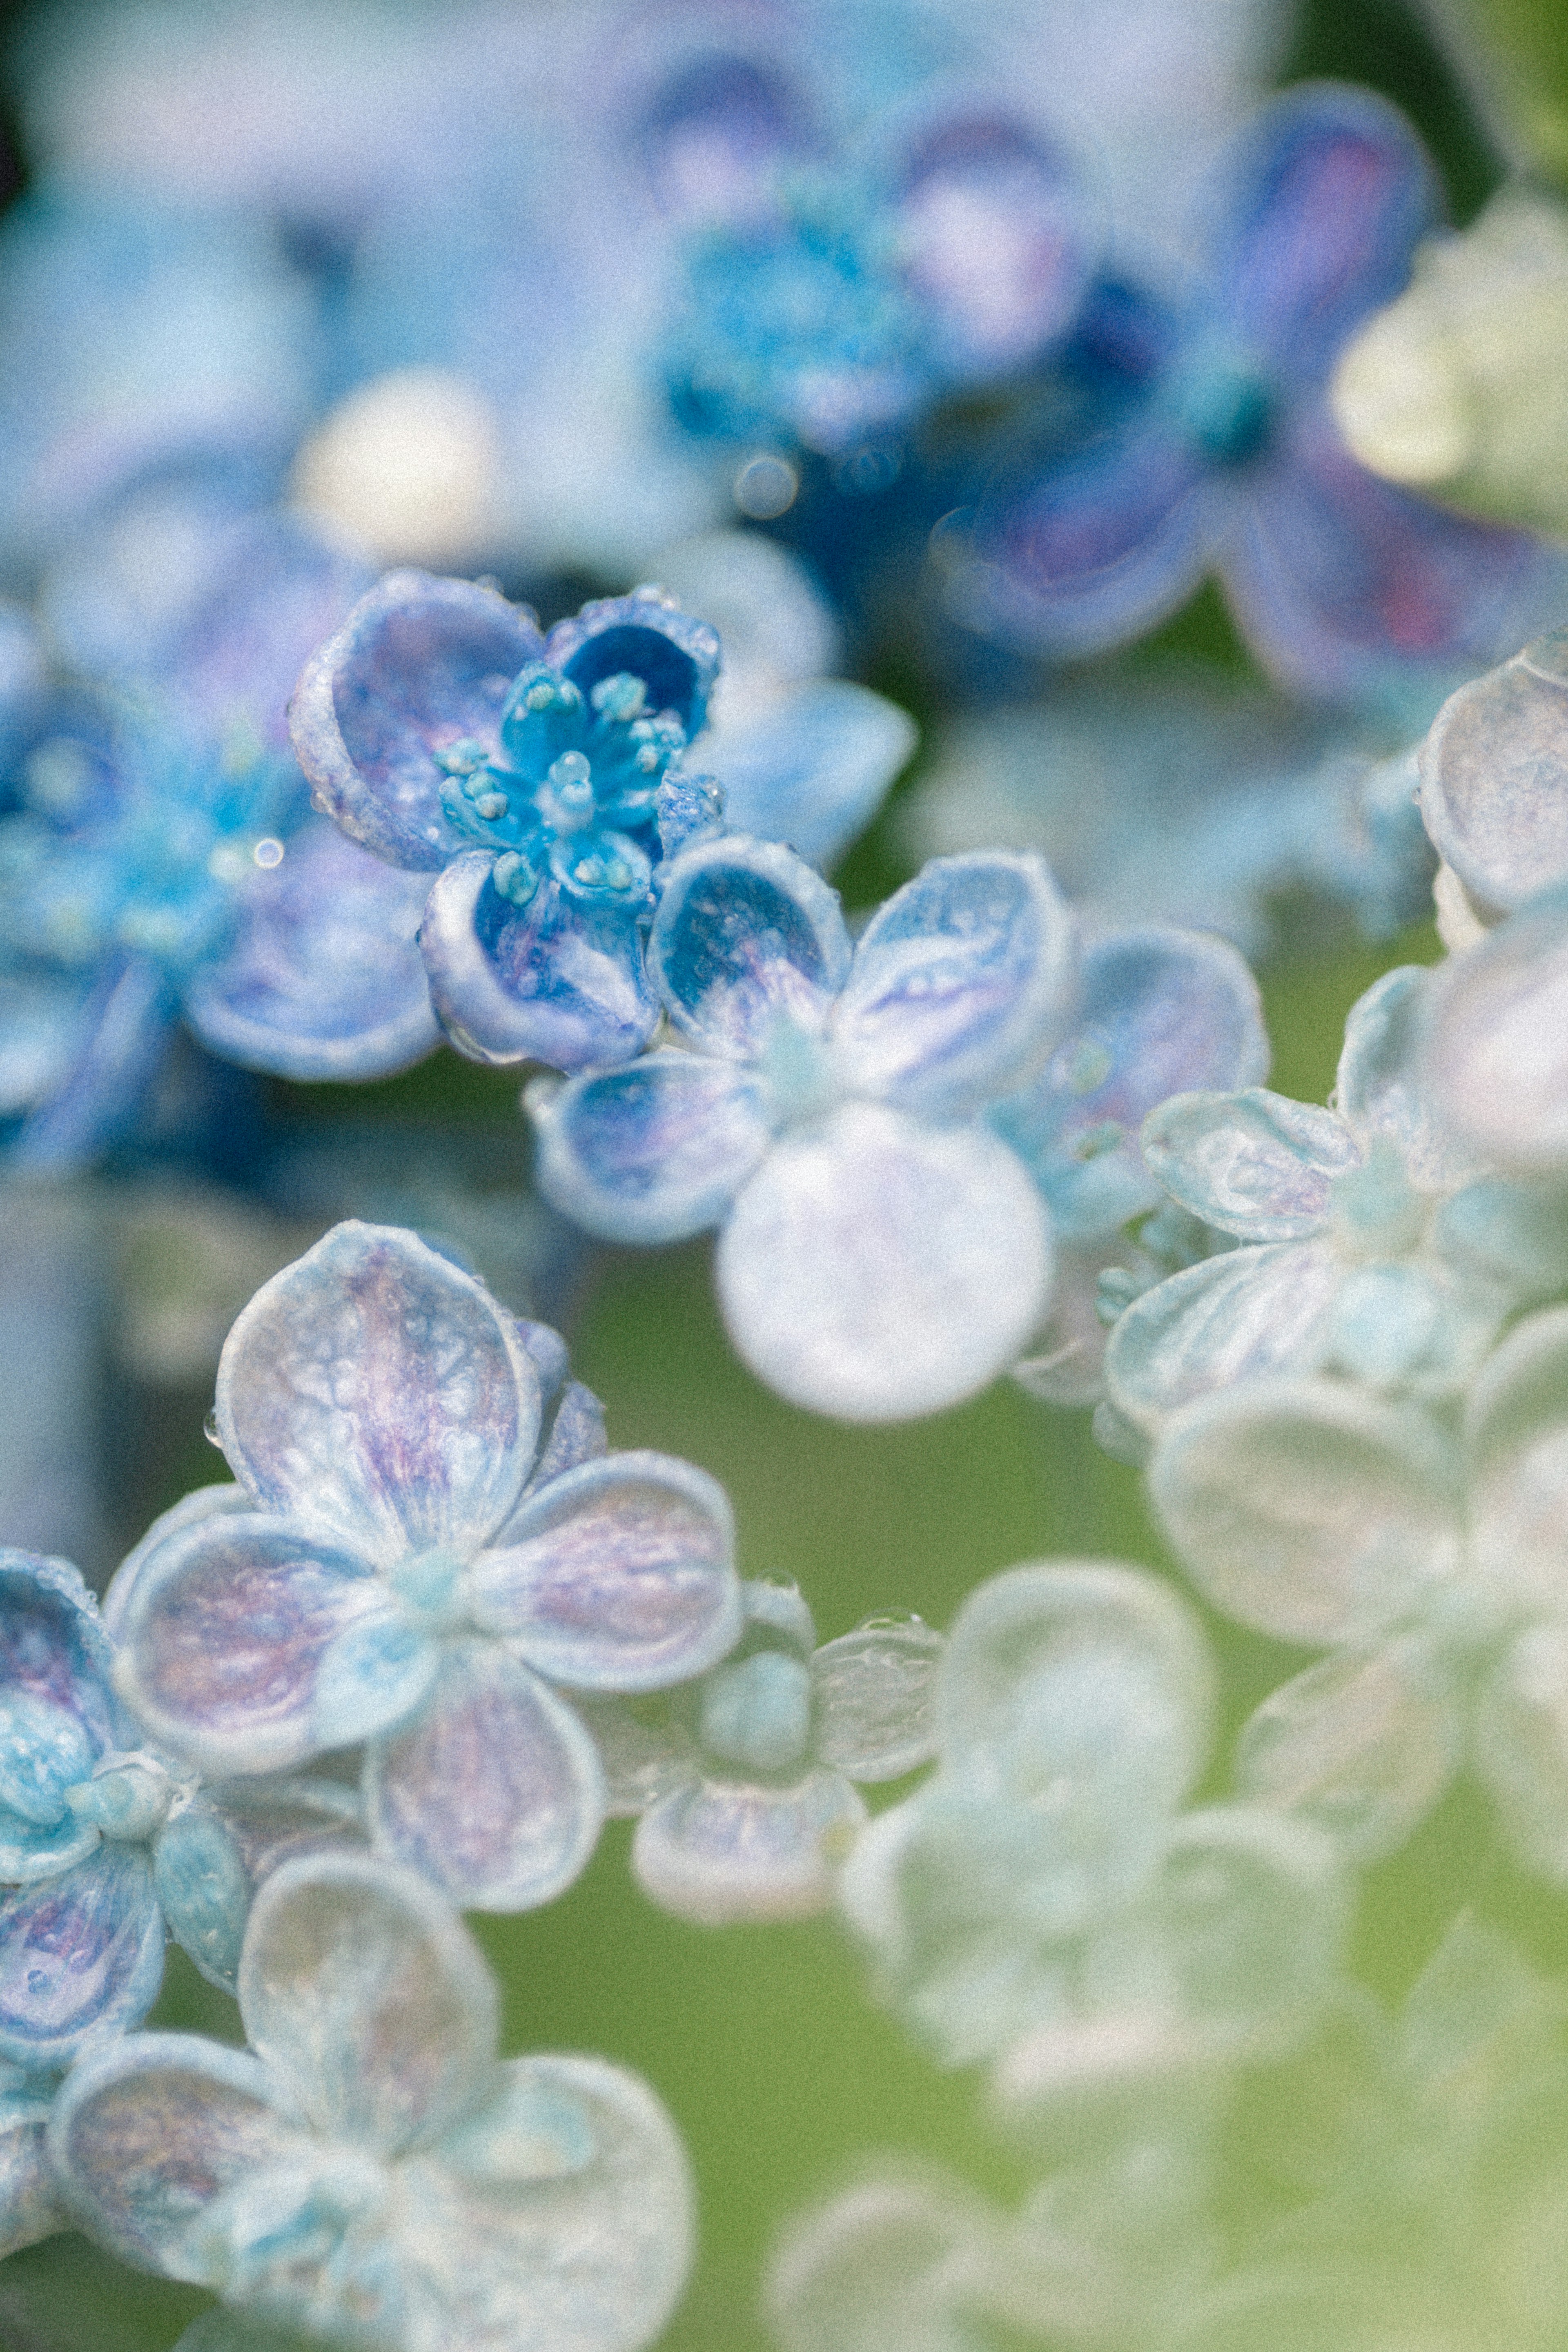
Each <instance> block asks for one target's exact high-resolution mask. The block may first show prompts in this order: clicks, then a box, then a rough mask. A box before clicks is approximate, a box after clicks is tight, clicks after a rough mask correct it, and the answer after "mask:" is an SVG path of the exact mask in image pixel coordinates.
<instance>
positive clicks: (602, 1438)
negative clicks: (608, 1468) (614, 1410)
mask: <svg viewBox="0 0 1568 2352" xmlns="http://www.w3.org/2000/svg"><path fill="white" fill-rule="evenodd" d="M608 1448H609V1439H608V1437H607V1435H606V1433H605V1408H604V1406H603V1405H602V1404H601V1403H600V1402H599V1400H598V1398H597V1397H596V1396H595V1394H594V1391H593V1390H592V1389H587V1388H584V1385H583V1383H582V1381H567V1383H566V1386H565V1388H564V1390H563V1392H562V1396H561V1402H559V1404H558V1405H557V1406H556V1408H555V1412H554V1416H553V1418H552V1421H551V1423H550V1434H549V1436H548V1437H547V1438H546V1439H545V1441H544V1443H543V1444H542V1446H541V1447H540V1449H539V1458H538V1460H537V1461H536V1462H535V1463H534V1465H533V1475H532V1477H531V1479H530V1480H529V1482H528V1485H527V1486H525V1487H524V1488H523V1490H522V1501H523V1503H526V1502H527V1500H528V1497H529V1495H530V1493H531V1491H532V1490H533V1489H534V1488H535V1487H538V1486H547V1485H548V1484H549V1482H550V1480H551V1479H552V1478H559V1477H560V1475H561V1474H562V1472H563V1470H575V1469H576V1467H577V1465H578V1464H579V1463H580V1462H596V1461H598V1460H599V1459H600V1457H601V1456H602V1455H603V1454H605V1453H606V1452H607V1451H608ZM521 1507H522V1505H521V1504H520V1505H519V1508H520V1509H521ZM513 1516H514V1517H515V1516H516V1515H515V1513H514V1514H513ZM510 1526H511V1520H510V1519H509V1520H508V1521H507V1523H506V1527H504V1528H501V1530H500V1534H499V1535H498V1537H497V1538H496V1540H497V1542H498V1543H505V1542H506V1541H507V1540H508V1529H510Z"/></svg>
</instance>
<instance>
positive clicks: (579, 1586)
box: [462, 1453, 742, 1691]
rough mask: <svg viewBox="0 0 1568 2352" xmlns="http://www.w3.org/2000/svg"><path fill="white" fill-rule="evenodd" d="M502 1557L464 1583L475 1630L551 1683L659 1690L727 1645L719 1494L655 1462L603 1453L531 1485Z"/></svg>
mask: <svg viewBox="0 0 1568 2352" xmlns="http://www.w3.org/2000/svg"><path fill="white" fill-rule="evenodd" d="M506 1533H507V1541H506V1549H504V1550H497V1551H486V1552H481V1553H480V1554H479V1558H478V1559H476V1560H475V1561H474V1562H473V1563H472V1565H471V1566H470V1567H469V1569H468V1572H467V1574H466V1576H465V1577H464V1579H463V1583H462V1593H463V1599H464V1602H465V1605H466V1607H467V1610H468V1614H469V1616H470V1617H471V1619H472V1621H473V1622H474V1623H475V1624H476V1625H478V1626H479V1628H480V1629H481V1631H483V1632H486V1633H501V1634H505V1635H506V1636H507V1637H508V1638H509V1641H510V1645H511V1646H512V1647H513V1648H515V1650H516V1652H517V1654H518V1655H519V1656H520V1657H521V1658H525V1659H526V1660H527V1662H528V1664H530V1665H531V1666H532V1667H533V1668H534V1669H535V1671H536V1672H537V1673H539V1674H542V1675H549V1677H550V1679H551V1680H552V1682H558V1683H565V1684H567V1685H569V1686H574V1687H576V1688H578V1689H581V1690H593V1691H651V1690H664V1689H666V1688H668V1685H670V1684H672V1683H680V1682H689V1681H690V1680H691V1678H692V1677H693V1675H700V1674H705V1673H706V1672H707V1670H708V1668H709V1667H710V1666H712V1665H716V1664H718V1662H719V1660H720V1659H721V1657H723V1656H724V1655H725V1654H727V1652H729V1651H730V1650H731V1649H733V1647H734V1645H735V1643H736V1641H737V1639H738V1638H739V1635H740V1632H741V1623H742V1600H741V1587H740V1582H739V1580H738V1579H737V1577H736V1574H735V1567H734V1558H735V1532H734V1519H733V1517H732V1515H731V1509H730V1504H729V1498H728V1496H726V1495H725V1493H724V1489H723V1488H722V1486H720V1485H719V1483H718V1481H717V1480H716V1479H714V1478H710V1477H709V1476H708V1475H707V1473H706V1472H705V1471H702V1470H696V1469H693V1468H692V1466H691V1465H690V1464H689V1463H687V1462H678V1461H675V1460H674V1459H672V1458H671V1456H670V1455H668V1454H648V1453H633V1454H606V1455H605V1457H604V1459H603V1460H602V1461H598V1462H584V1463H583V1464H581V1465H580V1466H579V1467H578V1468H577V1469H575V1470H567V1471H564V1472H563V1474H562V1475H561V1476H560V1477H559V1478H552V1480H551V1481H550V1483H549V1485H548V1486H542V1487H540V1488H539V1489H538V1491H537V1492H536V1493H535V1494H534V1496H532V1497H531V1500H529V1501H528V1502H526V1503H524V1504H523V1505H522V1506H521V1508H520V1509H518V1510H517V1511H515V1512H514V1513H513V1514H512V1517H511V1518H510V1521H509V1522H508V1526H507V1531H506Z"/></svg>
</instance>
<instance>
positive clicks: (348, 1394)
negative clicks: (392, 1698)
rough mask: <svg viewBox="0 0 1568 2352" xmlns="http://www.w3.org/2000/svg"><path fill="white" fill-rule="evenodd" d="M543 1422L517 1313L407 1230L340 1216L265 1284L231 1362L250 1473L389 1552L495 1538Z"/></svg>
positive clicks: (220, 1394)
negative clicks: (346, 1221)
mask: <svg viewBox="0 0 1568 2352" xmlns="http://www.w3.org/2000/svg"><path fill="white" fill-rule="evenodd" d="M539 1419H540V1402H539V1379H538V1375H537V1373H536V1372H535V1370H534V1369H533V1366H532V1363H531V1361H530V1360H529V1357H528V1354H527V1351H526V1349H524V1348H523V1346H522V1343H521V1339H520V1338H519V1337H518V1333H517V1328H516V1326H515V1324H514V1323H513V1322H512V1319H511V1318H510V1316H509V1315H508V1314H506V1312H505V1311H504V1310H503V1309H502V1308H501V1307H498V1306H497V1304H496V1302H495V1301H494V1299H492V1298H491V1297H490V1296H489V1292H488V1291H486V1290H485V1289H484V1288H483V1286H482V1285H480V1284H479V1283H478V1282H476V1281H475V1280H474V1278H473V1276H471V1275H467V1274H463V1273H461V1272H459V1270H458V1267H456V1266H455V1265H452V1264H451V1263H450V1262H449V1261H448V1260H447V1259H446V1258H444V1257H438V1256H437V1254H436V1252H435V1251H434V1250H431V1249H427V1248H426V1245H425V1244H424V1243H423V1242H421V1241H419V1240H417V1239H416V1237H415V1235H414V1234H409V1233H404V1232H402V1231H401V1230H400V1229H398V1228H397V1227H395V1226H386V1225H365V1224H359V1223H349V1224H342V1225H334V1227H333V1228H332V1230H331V1233H330V1234H327V1235H326V1237H325V1238H324V1239H323V1240H321V1241H320V1242H318V1243H317V1244H316V1246H315V1248H314V1249H312V1250H310V1251H308V1252H307V1253H306V1255H305V1256H303V1257H302V1258H300V1259H297V1260H296V1262H295V1263H294V1265H289V1266H285V1268H284V1269H283V1272H282V1273H281V1274H279V1275H275V1276H273V1278H272V1280H271V1281H270V1282H268V1283H267V1284H265V1285H264V1286H263V1287H262V1288H261V1289H260V1290H258V1292H257V1294H256V1297H254V1298H253V1299H252V1300H251V1302H250V1304H249V1306H248V1307H247V1308H246V1309H245V1312H244V1313H243V1314H242V1315H241V1316H240V1318H239V1319H238V1320H237V1323H236V1324H235V1326H234V1328H233V1330H232V1331H231V1332H230V1333H229V1335H228V1339H227V1340H226V1343H225V1346H224V1351H223V1359H222V1361H221V1363H220V1365H219V1367H218V1376H217V1426H218V1433H219V1437H220V1440H221V1442H222V1444H223V1449H224V1452H225V1454H226V1455H227V1456H228V1459H229V1462H230V1464H231V1465H232V1466H233V1469H234V1471H235V1475H237V1477H238V1478H239V1479H240V1480H241V1481H242V1483H243V1484H245V1485H246V1486H248V1487H249V1488H250V1490H251V1492H252V1494H254V1495H255V1496H257V1498H258V1501H259V1502H260V1503H261V1504H262V1505H263V1507H266V1508H268V1509H273V1510H284V1511H289V1512H291V1513H293V1514H295V1515H297V1516H299V1517H301V1518H303V1519H304V1520H305V1521H306V1522H307V1524H310V1525H313V1526H315V1527H318V1528H321V1529H322V1530H323V1531H324V1532H326V1533H328V1534H329V1535H331V1537H333V1538H336V1539H338V1540H340V1541H342V1540H346V1541H347V1542H348V1543H349V1544H351V1545H353V1546H354V1547H355V1548H356V1549H360V1550H362V1551H365V1552H367V1553H368V1554H369V1555H370V1557H372V1558H373V1559H381V1560H386V1561H390V1560H394V1559H398V1558H399V1557H401V1556H402V1555H403V1554H404V1553H405V1552H410V1551H415V1552H417V1551H422V1550H426V1549H435V1548H437V1547H443V1548H447V1549H454V1550H458V1551H459V1552H461V1551H464V1550H468V1549H473V1548H475V1547H477V1546H478V1545H479V1544H481V1543H483V1542H484V1540H485V1538H486V1537H487V1536H489V1535H490V1534H492V1533H493V1531H494V1530H495V1528H498V1527H499V1526H500V1523H501V1521H502V1520H503V1519H504V1518H505V1517H506V1515H507V1512H508V1511H509V1510H510V1507H511V1506H512V1504H513V1502H514V1501H515V1500H516V1498H517V1496H518V1494H519V1493H520V1492H521V1487H522V1484H523V1481H524V1479H525V1478H526V1477H527V1475H528V1471H529V1466H530V1465H531V1461H532V1458H533V1448H534V1442H535V1440H536V1438H537V1436H538V1433H539Z"/></svg>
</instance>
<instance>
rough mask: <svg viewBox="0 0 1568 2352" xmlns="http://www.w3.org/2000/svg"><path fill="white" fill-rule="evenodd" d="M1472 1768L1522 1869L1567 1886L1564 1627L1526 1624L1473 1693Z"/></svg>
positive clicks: (1567, 1649)
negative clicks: (1489, 1798) (1475, 1694)
mask: <svg viewBox="0 0 1568 2352" xmlns="http://www.w3.org/2000/svg"><path fill="white" fill-rule="evenodd" d="M1473 1744H1474V1756H1475V1764H1476V1770H1477V1771H1478V1773H1479V1775H1480V1778H1481V1779H1482V1780H1484V1781H1485V1783H1486V1785H1487V1787H1488V1788H1489V1790H1490V1791H1491V1794H1492V1797H1493V1800H1494V1801H1495V1802H1496V1805H1497V1808H1498V1811H1499V1812H1500V1815H1501V1816H1502V1824H1503V1830H1504V1832H1505V1834H1506V1836H1507V1838H1508V1840H1509V1843H1510V1845H1511V1846H1512V1847H1513V1849H1514V1851H1515V1853H1518V1854H1519V1855H1520V1857H1521V1860H1522V1861H1523V1862H1524V1864H1525V1865H1526V1867H1527V1868H1529V1869H1531V1870H1538V1871H1540V1872H1541V1873H1542V1876H1544V1877H1546V1878H1550V1879H1552V1880H1553V1881H1554V1882H1555V1883H1556V1884H1557V1885H1563V1884H1564V1883H1568V1626H1565V1625H1563V1623H1562V1622H1556V1623H1545V1624H1540V1625H1531V1626H1528V1627H1527V1628H1526V1629H1525V1631H1524V1632H1523V1633H1521V1634H1519V1635H1518V1636H1517V1638H1516V1639H1515V1640H1514V1641H1513V1642H1511V1643H1510V1644H1509V1646H1508V1648H1507V1649H1506V1650H1505V1651H1504V1653H1503V1654H1502V1656H1501V1657H1500V1658H1499V1659H1498V1660H1497V1662H1496V1663H1495V1664H1494V1665H1493V1666H1492V1668H1491V1670H1490V1672H1489V1674H1488V1675H1487V1677H1486V1680H1485V1681H1484V1682H1483V1684H1482V1685H1481V1688H1480V1691H1479V1695H1478V1700H1477V1706H1476V1721H1475V1730H1474V1733H1473Z"/></svg>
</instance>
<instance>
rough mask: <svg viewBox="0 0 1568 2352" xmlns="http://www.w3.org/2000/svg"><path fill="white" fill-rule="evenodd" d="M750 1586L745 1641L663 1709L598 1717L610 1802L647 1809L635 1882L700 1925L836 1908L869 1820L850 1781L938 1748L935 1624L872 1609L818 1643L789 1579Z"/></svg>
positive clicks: (909, 1763)
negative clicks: (888, 1617) (864, 1620)
mask: <svg viewBox="0 0 1568 2352" xmlns="http://www.w3.org/2000/svg"><path fill="white" fill-rule="evenodd" d="M745 1601H746V1630H745V1633H744V1634H743V1635H742V1640H741V1642H740V1643H739V1644H738V1645H737V1647H736V1648H735V1649H734V1650H733V1651H732V1652H731V1654H730V1656H729V1657H728V1658H727V1659H726V1660H725V1661H724V1663H723V1664H721V1665H718V1666H715V1667H713V1668H712V1669H711V1670H710V1672H709V1673H708V1674H706V1675H704V1676H703V1677H702V1679H701V1681H700V1682H699V1683H697V1684H694V1685H691V1686H690V1687H689V1689H688V1690H685V1691H680V1692H678V1693H676V1694H674V1696H673V1697H672V1699H671V1701H670V1702H669V1703H668V1704H667V1706H665V1708H664V1709H663V1711H662V1714H661V1717H660V1719H659V1720H658V1721H656V1722H650V1721H649V1720H648V1719H647V1715H646V1713H639V1712H636V1711H634V1709H633V1708H632V1707H631V1706H628V1705H627V1704H626V1702H625V1701H624V1700H615V1699H601V1700H599V1701H598V1702H596V1704H595V1706H593V1708H592V1710H591V1711H590V1713H589V1717H588V1720H589V1727H590V1728H591V1729H592V1731H593V1733H594V1736H595V1740H596V1741H597V1743H598V1747H599V1751H600V1754H601V1756H602V1758H603V1759H604V1763H605V1777H606V1780H607V1782H608V1785H609V1790H610V1803H611V1809H612V1810H613V1811H626V1812H631V1813H636V1814H637V1815H639V1816H640V1819H639V1820H638V1822H637V1834H636V1836H635V1838H634V1839H633V1841H632V1868H633V1870H634V1871H635V1872H636V1874H637V1879H638V1882H639V1884H640V1885H641V1886H642V1887H643V1890H644V1892H645V1893H646V1894H647V1895H651V1896H652V1897H653V1900H654V1901H655V1902H656V1903H658V1904H659V1905H661V1906H662V1907H663V1908H664V1909H665V1910H667V1911H673V1912H675V1913H676V1914H677V1915H678V1916H679V1917H680V1918H683V1919H693V1920H696V1921H697V1922H698V1924H699V1925H700V1926H704V1927H725V1926H728V1925H730V1924H731V1922H732V1921H735V1920H741V1919H798V1918H804V1917H808V1916H810V1915H811V1913H813V1912H814V1911H821V1910H825V1909H826V1906H827V1905H828V1904H829V1903H830V1902H831V1901H832V1900H833V1892H834V1888H835V1885H837V1865H838V1864H839V1862H840V1861H841V1860H842V1859H843V1856H844V1854H845V1853H847V1850H848V1848H849V1846H850V1844H851V1843H853V1841H854V1839H855V1837H856V1835H857V1834H858V1831H859V1829H860V1827H861V1824H862V1823H863V1822H865V1819H866V1808H865V1806H864V1804H863V1803H862V1802H861V1801H860V1799H859V1797H858V1795H857V1794H856V1790H855V1786H854V1784H855V1783H856V1782H857V1781H871V1780H900V1779H902V1777H903V1776H904V1774H905V1773H907V1772H912V1771H913V1770H914V1769H915V1768H916V1767H917V1765H920V1764H923V1763H925V1762H926V1761H927V1760H928V1759H929V1758H930V1756H931V1738H932V1735H931V1722H930V1700H931V1676H932V1674H933V1672H934V1670H935V1667H936V1664H937V1661H938V1660H939V1659H940V1657H941V1655H942V1636H941V1634H940V1633H932V1632H931V1629H930V1627H929V1626H926V1625H922V1624H921V1622H920V1620H919V1618H918V1617H917V1618H913V1619H911V1620H910V1621H909V1622H903V1623H889V1622H874V1623H872V1624H869V1625H863V1626H862V1627H861V1628H860V1630H859V1631H858V1633H845V1634H843V1635H841V1636H840V1637H839V1639H838V1640H837V1641H836V1642H827V1643H824V1644H823V1646H822V1647H821V1648H820V1649H818V1648H817V1647H816V1627H815V1626H814V1624H813V1623H812V1617H811V1612H810V1610H809V1609H808V1608H807V1607H806V1605H805V1601H803V1600H802V1599H801V1597H800V1595H799V1593H798V1592H796V1591H794V1590H793V1588H788V1587H784V1586H781V1585H775V1584H748V1585H747V1586H746V1587H745Z"/></svg>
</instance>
